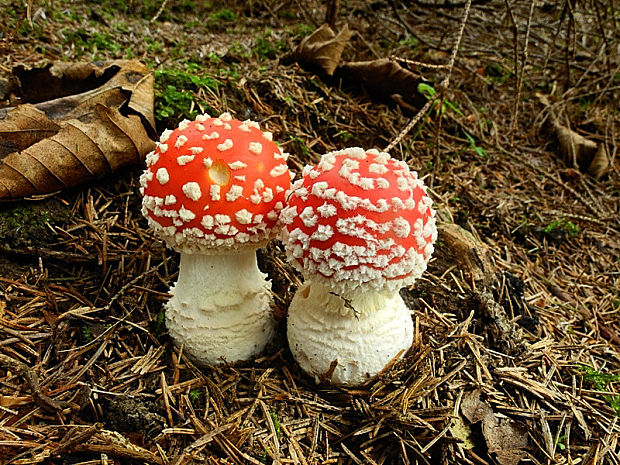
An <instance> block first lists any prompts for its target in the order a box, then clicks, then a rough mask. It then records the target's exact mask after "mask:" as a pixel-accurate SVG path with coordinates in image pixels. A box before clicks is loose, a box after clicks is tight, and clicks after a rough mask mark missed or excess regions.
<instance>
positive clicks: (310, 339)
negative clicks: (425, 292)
mask: <svg viewBox="0 0 620 465" xmlns="http://www.w3.org/2000/svg"><path fill="white" fill-rule="evenodd" d="M287 333H288V342H289V347H290V349H291V352H292V353H293V356H294V357H295V359H296V360H297V362H298V363H299V365H300V366H301V368H302V369H303V370H304V371H305V372H306V373H308V374H310V375H311V376H314V377H315V379H316V380H317V381H319V380H321V379H323V378H325V376H326V374H328V372H329V370H330V367H332V366H333V364H334V363H335V362H334V361H336V362H337V363H336V364H335V368H334V369H333V372H332V375H331V378H330V379H326V381H330V382H331V383H332V384H342V385H349V386H355V385H359V384H362V383H364V382H365V381H366V380H368V379H369V378H372V377H373V376H375V375H377V374H378V373H379V372H380V371H381V370H382V369H383V368H385V367H386V365H388V364H389V362H390V361H391V360H392V359H394V358H395V357H397V356H398V355H399V354H400V355H401V356H402V355H404V354H405V353H406V352H407V351H408V350H409V348H410V347H411V344H412V343H413V321H412V320H411V314H410V312H409V309H407V306H406V305H405V303H404V302H403V300H402V298H401V297H400V295H399V294H398V293H396V294H384V293H379V292H374V291H370V292H365V293H360V294H357V295H352V296H345V298H344V299H343V298H342V297H340V296H338V295H336V294H334V293H331V292H330V289H329V288H328V287H325V286H323V285H322V284H318V283H316V282H311V281H310V282H306V283H305V284H304V285H303V286H302V287H301V288H300V289H299V290H298V291H297V293H296V294H295V297H294V298H293V301H292V302H291V305H290V308H289V312H288V320H287ZM328 378H329V377H328Z"/></svg>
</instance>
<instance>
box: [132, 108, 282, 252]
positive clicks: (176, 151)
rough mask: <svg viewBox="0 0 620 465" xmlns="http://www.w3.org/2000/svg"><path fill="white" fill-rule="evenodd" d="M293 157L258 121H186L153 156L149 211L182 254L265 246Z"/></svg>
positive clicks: (147, 177) (144, 181) (145, 179)
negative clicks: (286, 152)
mask: <svg viewBox="0 0 620 465" xmlns="http://www.w3.org/2000/svg"><path fill="white" fill-rule="evenodd" d="M286 157H287V155H286V154H283V153H282V151H281V150H280V148H279V147H278V146H277V145H276V144H275V143H274V142H273V141H272V140H271V133H269V132H262V131H261V130H260V128H259V125H258V123H256V122H254V121H244V122H241V121H238V120H236V119H233V118H232V117H231V116H230V115H229V114H228V113H224V114H222V115H221V116H220V117H218V118H211V117H209V116H208V115H202V116H198V117H197V118H196V120H195V121H192V122H190V121H187V120H185V121H182V122H181V123H180V124H179V127H178V128H177V129H175V130H174V131H170V130H167V131H165V132H164V133H163V134H162V136H161V139H160V141H159V143H158V144H157V147H156V148H155V150H154V151H153V152H151V153H150V154H148V155H147V158H146V164H147V168H146V170H145V171H144V174H143V175H142V176H141V178H140V183H141V186H142V189H141V191H142V194H143V195H144V198H143V202H142V213H143V214H144V216H145V217H146V218H147V219H148V221H149V225H150V226H151V227H152V228H153V230H154V231H155V233H156V234H157V235H158V236H159V237H161V238H162V239H164V240H165V241H166V243H167V244H168V245H169V246H170V247H172V248H174V249H176V250H179V251H180V252H194V251H200V252H201V253H211V254H214V253H218V251H217V250H216V249H219V250H220V251H222V253H226V251H227V250H230V249H236V248H242V247H246V246H250V247H252V248H256V247H259V246H260V245H261V244H262V243H265V242H266V241H268V240H269V239H271V238H272V237H273V236H274V235H275V233H276V231H275V230H274V226H275V225H276V223H277V220H278V215H279V212H280V210H281V209H282V208H283V206H284V200H285V193H286V191H287V190H288V189H289V188H290V185H291V175H290V172H289V169H288V167H287V165H286Z"/></svg>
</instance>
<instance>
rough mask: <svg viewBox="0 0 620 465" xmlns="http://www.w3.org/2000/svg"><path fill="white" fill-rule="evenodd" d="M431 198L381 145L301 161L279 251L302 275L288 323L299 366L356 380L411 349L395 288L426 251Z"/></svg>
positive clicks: (433, 234) (422, 265) (414, 271)
mask: <svg viewBox="0 0 620 465" xmlns="http://www.w3.org/2000/svg"><path fill="white" fill-rule="evenodd" d="M431 205H432V200H431V199H430V197H428V196H427V195H426V191H425V187H424V184H423V183H422V181H421V180H419V179H418V177H417V173H415V172H410V171H409V167H408V166H407V164H406V163H404V162H402V161H397V160H394V159H392V158H391V157H390V156H389V154H387V153H385V152H379V151H378V150H374V149H373V150H363V149H361V148H348V149H345V150H340V151H336V152H331V153H328V154H326V155H324V156H323V157H322V158H321V161H320V163H319V164H318V165H316V166H314V167H312V166H306V167H305V168H304V170H303V178H302V179H299V180H298V181H296V182H295V183H294V184H293V186H292V188H291V195H290V198H289V200H288V203H287V206H286V207H285V208H284V210H283V211H282V213H281V216H280V218H281V221H282V223H283V224H284V228H283V230H282V236H283V242H284V245H285V248H286V252H287V256H288V258H289V260H290V261H291V262H292V264H293V265H294V266H295V267H296V268H297V269H299V270H300V271H301V272H302V274H303V275H304V277H305V278H306V283H305V284H304V285H303V286H302V287H301V288H300V289H299V290H298V291H297V293H296V294H295V297H294V298H293V301H292V303H291V305H290V308H289V312H288V321H287V332H288V341H289V346H290V349H291V352H292V353H293V356H294V357H295V359H296V360H297V361H298V362H299V364H300V366H301V368H302V369H303V370H304V371H306V372H307V373H309V374H310V375H313V376H315V378H317V379H322V378H324V377H326V375H329V374H330V373H331V382H332V383H334V384H343V385H358V384H361V383H363V382H364V381H366V380H367V379H369V378H371V377H373V376H375V375H376V374H377V373H379V372H380V371H381V370H382V369H383V368H384V367H385V366H386V365H387V364H388V363H389V362H390V361H391V360H392V359H394V358H395V357H396V356H398V355H399V354H401V355H402V354H404V353H405V352H406V351H407V350H408V349H409V347H410V346H411V344H412V342H413V322H412V319H411V315H410V312H409V310H408V309H407V307H406V305H405V303H404V302H403V300H402V298H401V297H400V295H399V293H398V290H399V289H400V288H401V287H403V286H407V285H410V284H412V283H413V282H414V281H415V280H416V279H417V278H419V277H420V276H421V275H422V273H423V272H424V270H425V269H426V264H427V262H428V260H429V258H430V256H431V254H432V253H433V243H434V241H435V240H436V238H437V229H436V227H435V219H434V210H433V209H432V208H431ZM334 366H335V368H334Z"/></svg>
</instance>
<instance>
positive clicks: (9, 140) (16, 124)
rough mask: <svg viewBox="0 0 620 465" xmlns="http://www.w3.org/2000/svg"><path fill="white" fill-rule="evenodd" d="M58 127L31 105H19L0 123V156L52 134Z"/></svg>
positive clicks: (21, 148)
mask: <svg viewBox="0 0 620 465" xmlns="http://www.w3.org/2000/svg"><path fill="white" fill-rule="evenodd" d="M59 129H60V126H58V125H57V124H56V123H54V122H53V121H52V120H50V119H49V118H48V117H47V116H45V113H42V112H41V111H39V110H37V109H36V108H35V107H34V106H33V105H29V104H25V105H20V106H19V107H17V108H15V109H14V110H13V111H11V113H9V114H8V115H7V117H6V118H5V119H4V121H3V122H2V123H0V158H2V157H4V156H5V155H8V154H9V153H11V152H18V151H20V150H24V149H25V148H26V147H29V146H31V145H32V144H34V143H36V142H39V141H40V140H41V139H45V138H46V137H50V136H53V135H54V134H56V133H57V132H58V130H59Z"/></svg>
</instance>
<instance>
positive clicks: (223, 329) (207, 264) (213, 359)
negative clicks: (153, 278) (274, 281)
mask: <svg viewBox="0 0 620 465" xmlns="http://www.w3.org/2000/svg"><path fill="white" fill-rule="evenodd" d="M266 276H267V275H266V274H264V273H261V272H260V271H259V270H258V267H257V266H256V253H255V251H254V250H252V251H251V252H245V253H239V254H234V255H198V254H196V255H190V254H182V255H181V265H180V268H179V279H178V281H177V283H176V284H175V285H174V286H173V287H172V288H171V289H170V292H171V294H172V297H171V299H170V300H169V301H168V303H167V304H166V326H167V327H168V331H169V333H170V336H171V337H172V338H173V339H174V341H175V343H176V344H177V345H179V346H181V345H183V347H184V349H183V350H184V353H186V354H187V355H188V356H189V357H190V358H191V359H192V360H193V361H194V362H196V363H197V364H199V365H213V364H218V363H222V362H236V361H239V360H248V359H251V358H252V357H254V356H255V355H257V354H259V353H260V352H262V351H263V349H264V348H265V346H266V345H267V343H268V342H269V341H270V340H271V339H272V338H273V335H274V332H275V323H274V320H273V315H272V312H271V308H270V302H271V297H270V294H269V292H270V288H271V284H270V283H269V282H268V281H266V279H265V278H266Z"/></svg>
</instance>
